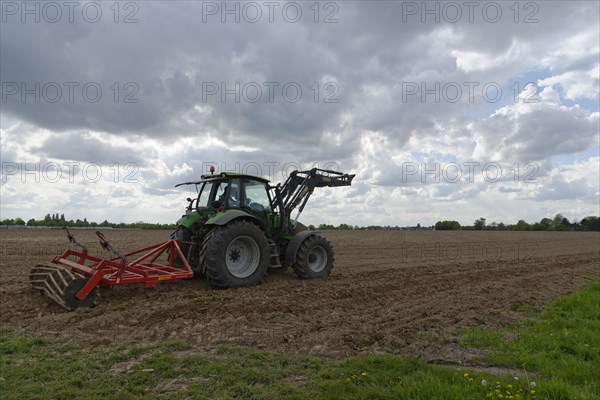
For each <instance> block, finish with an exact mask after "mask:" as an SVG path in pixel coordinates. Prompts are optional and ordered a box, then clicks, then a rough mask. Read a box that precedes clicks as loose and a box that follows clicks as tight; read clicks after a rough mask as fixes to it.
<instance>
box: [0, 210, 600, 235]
mask: <svg viewBox="0 0 600 400" xmlns="http://www.w3.org/2000/svg"><path fill="white" fill-rule="evenodd" d="M0 225H11V226H12V225H21V226H49V227H62V226H68V227H73V226H75V227H92V228H95V227H98V228H103V227H110V228H130V229H131V228H135V229H175V224H158V223H149V222H141V221H139V222H132V223H124V222H119V223H114V222H108V220H106V219H105V220H104V221H102V222H100V223H97V222H89V221H88V220H87V218H84V219H83V220H80V219H76V220H72V219H70V220H67V219H66V218H65V215H64V214H58V213H56V214H46V216H45V217H44V219H41V220H36V219H34V218H31V219H29V220H28V221H27V222H25V220H23V219H22V218H14V219H4V220H2V221H0ZM308 228H309V229H311V230H434V229H435V230H437V231H450V230H454V231H456V230H486V231H493V230H498V231H510V230H512V231H600V218H599V217H596V216H589V217H585V218H583V219H582V220H581V221H573V222H571V221H569V220H568V219H567V218H565V217H563V216H562V214H556V215H555V216H554V218H552V219H550V218H542V219H541V220H540V221H539V222H533V223H528V222H526V221H525V220H522V219H521V220H519V221H518V222H517V223H516V224H504V223H503V222H492V223H490V224H488V223H487V220H486V218H483V217H482V218H478V219H476V220H475V221H474V222H473V225H464V226H463V225H461V224H460V223H459V222H458V221H453V220H444V221H438V222H436V223H435V225H432V226H421V224H420V223H419V224H417V225H416V226H404V227H400V226H390V225H385V226H384V225H369V226H358V225H349V224H339V225H338V226H335V225H331V224H320V225H318V226H315V225H309V227H308Z"/></svg>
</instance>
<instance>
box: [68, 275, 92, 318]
mask: <svg viewBox="0 0 600 400" xmlns="http://www.w3.org/2000/svg"><path fill="white" fill-rule="evenodd" d="M87 282H88V281H87V279H84V278H77V279H74V280H72V281H71V282H69V284H68V285H67V287H66V288H65V292H64V295H63V296H64V297H63V298H64V300H65V306H66V307H67V309H68V310H69V311H73V310H76V309H78V308H89V307H94V305H95V303H96V297H97V296H98V288H94V289H93V290H92V291H91V292H90V293H89V294H88V295H87V296H86V298H85V299H83V300H79V299H78V298H77V297H75V296H76V295H77V293H79V291H80V290H81V288H82V287H84V286H85V284H86V283H87Z"/></svg>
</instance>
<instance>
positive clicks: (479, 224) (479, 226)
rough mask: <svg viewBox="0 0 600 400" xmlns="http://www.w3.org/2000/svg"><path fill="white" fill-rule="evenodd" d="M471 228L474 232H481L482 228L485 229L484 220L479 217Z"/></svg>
mask: <svg viewBox="0 0 600 400" xmlns="http://www.w3.org/2000/svg"><path fill="white" fill-rule="evenodd" d="M473 227H474V228H475V230H478V231H481V230H483V228H485V218H483V217H481V218H479V219H477V220H475V223H474V224H473Z"/></svg>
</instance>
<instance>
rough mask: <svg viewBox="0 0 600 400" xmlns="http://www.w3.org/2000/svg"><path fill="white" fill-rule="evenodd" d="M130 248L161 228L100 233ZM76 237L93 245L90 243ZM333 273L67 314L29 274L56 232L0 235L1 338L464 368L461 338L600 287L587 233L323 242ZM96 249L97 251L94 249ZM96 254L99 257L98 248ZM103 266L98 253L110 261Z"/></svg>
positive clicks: (343, 234) (339, 234)
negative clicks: (182, 344) (164, 344)
mask: <svg viewBox="0 0 600 400" xmlns="http://www.w3.org/2000/svg"><path fill="white" fill-rule="evenodd" d="M105 233H106V234H107V236H108V237H109V239H111V243H112V244H113V246H114V247H116V248H118V249H122V250H132V249H135V248H139V247H142V246H147V245H150V244H153V243H157V242H161V241H164V240H167V239H168V237H169V232H167V231H133V230H131V231H128V230H107V231H106V232H105ZM75 234H76V236H77V239H78V240H79V241H80V242H84V243H87V244H90V245H91V244H92V243H95V239H94V237H95V236H94V235H93V232H90V231H77V232H76V233H75ZM324 235H325V236H326V237H327V238H328V239H329V240H330V241H331V242H332V244H333V245H334V247H335V252H336V264H335V268H334V269H333V272H332V275H331V276H330V277H329V278H327V279H322V280H299V279H297V278H296V277H295V276H294V275H293V274H292V273H291V271H288V272H287V273H285V274H282V273H276V274H272V275H268V276H267V278H266V279H265V281H264V282H263V283H261V284H260V285H258V286H254V287H248V288H241V289H230V290H214V289H212V288H211V287H210V286H209V285H208V284H207V283H206V282H204V281H199V280H190V281H183V282H180V283H175V284H172V283H171V284H169V283H165V284H163V285H162V286H160V287H159V290H158V293H156V294H155V295H153V296H151V297H147V296H145V295H144V291H143V289H142V288H141V287H140V286H123V287H117V288H113V289H101V290H100V295H99V299H98V302H97V304H98V305H97V306H96V307H95V308H92V309H88V310H78V311H76V312H66V311H65V310H64V309H62V308H61V307H60V306H58V305H56V304H53V303H52V302H51V301H50V300H49V299H47V298H46V297H44V296H43V295H42V294H41V293H38V292H35V291H33V290H32V289H31V288H30V287H29V284H28V282H27V275H28V273H29V270H30V269H31V267H32V266H34V265H35V264H36V263H39V262H47V261H50V260H51V259H52V257H53V256H54V255H57V254H59V253H62V251H63V250H65V249H66V245H63V243H64V242H65V240H64V238H63V235H62V232H60V231H56V230H52V231H31V230H18V231H16V230H15V231H2V232H0V238H1V239H2V248H1V251H2V253H1V254H2V260H1V261H2V263H1V269H0V301H1V308H2V309H1V311H2V313H1V316H0V321H1V323H2V327H3V328H8V329H14V330H17V331H22V332H28V333H32V334H38V335H42V336H47V337H52V338H60V339H63V340H65V341H67V342H72V343H77V344H82V345H84V346H97V345H105V346H116V345H120V344H132V343H141V344H150V343H154V342H157V341H161V340H169V339H182V340H185V341H187V342H189V343H190V344H192V345H193V346H194V347H196V348H197V349H199V350H210V349H213V348H215V347H217V346H220V345H227V346H247V347H255V348H263V349H269V350H274V351H278V352H285V353H298V354H314V355H324V356H328V357H343V356H347V355H351V354H373V353H383V352H388V353H394V354H403V355H413V356H416V357H419V358H421V359H423V360H425V361H430V362H441V363H454V362H458V361H461V362H464V361H466V359H467V358H468V357H470V356H472V355H474V354H472V353H469V352H467V351H465V350H463V349H460V348H459V346H458V345H457V344H456V331H457V329H458V328H463V327H473V326H486V327H499V326H506V325H507V324H514V323H517V322H518V320H519V318H521V317H523V316H525V312H526V311H527V310H531V309H535V310H540V309H542V308H543V307H544V306H545V305H547V304H548V303H550V302H551V301H553V300H555V299H557V298H558V297H560V296H563V295H566V294H569V293H572V292H574V291H576V290H578V289H580V288H581V287H583V286H586V285H588V284H589V283H591V282H593V281H597V280H600V234H599V233H595V232H594V233H591V232H590V233H588V232H564V233H563V232H466V231H462V232H432V231H416V232H403V231H328V232H324ZM90 247H92V246H90ZM93 250H94V251H95V253H96V255H102V253H101V251H100V250H99V246H98V245H94V247H93ZM104 256H106V255H104Z"/></svg>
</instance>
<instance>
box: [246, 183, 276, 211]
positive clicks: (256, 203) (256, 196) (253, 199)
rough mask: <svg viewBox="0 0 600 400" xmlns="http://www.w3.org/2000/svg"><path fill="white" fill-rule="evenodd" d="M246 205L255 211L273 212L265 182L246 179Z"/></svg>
mask: <svg viewBox="0 0 600 400" xmlns="http://www.w3.org/2000/svg"><path fill="white" fill-rule="evenodd" d="M244 188H245V191H246V193H245V194H246V196H245V206H246V207H249V208H250V209H251V210H253V211H267V212H271V201H270V200H269V196H268V194H267V187H266V185H265V184H264V183H263V182H258V181H251V180H246V181H245V184H244Z"/></svg>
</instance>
